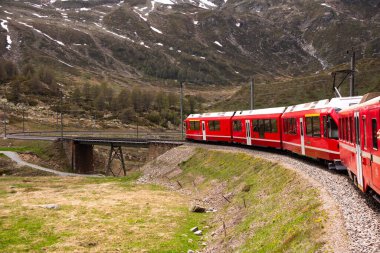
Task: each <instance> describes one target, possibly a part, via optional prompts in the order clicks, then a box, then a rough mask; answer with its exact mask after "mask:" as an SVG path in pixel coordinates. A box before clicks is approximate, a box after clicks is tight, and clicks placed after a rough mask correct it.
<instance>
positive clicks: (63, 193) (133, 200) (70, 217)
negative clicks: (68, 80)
mask: <svg viewBox="0 0 380 253" xmlns="http://www.w3.org/2000/svg"><path fill="white" fill-rule="evenodd" d="M135 178H136V175H135V176H132V177H129V179H125V178H122V179H120V178H119V179H114V178H99V179H78V178H59V177H35V178H15V177H13V178H12V177H9V178H8V177H3V178H0V228H1V229H0V251H1V252H25V251H28V252H30V251H32V252H39V251H46V252H57V251H58V252H62V251H65V252H73V251H75V250H76V251H80V252H89V251H91V252H110V251H112V252H117V251H121V252H186V251H187V250H188V249H196V248H198V245H199V240H200V238H199V237H197V236H195V235H193V234H192V233H191V232H190V231H189V230H190V228H191V227H193V226H196V225H198V224H200V223H202V222H203V220H204V219H205V218H206V217H207V216H206V215H202V214H196V213H191V212H189V211H188V206H187V201H188V200H187V198H186V197H184V196H182V195H180V194H178V193H175V192H170V191H167V190H164V189H162V188H161V187H158V186H152V185H138V184H135V183H134V182H133V179H135ZM52 203H54V204H58V205H59V208H58V209H45V208H42V207H41V205H44V204H52Z"/></svg>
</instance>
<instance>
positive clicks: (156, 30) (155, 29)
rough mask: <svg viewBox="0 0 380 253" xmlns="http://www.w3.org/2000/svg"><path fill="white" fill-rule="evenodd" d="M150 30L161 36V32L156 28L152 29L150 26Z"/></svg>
mask: <svg viewBox="0 0 380 253" xmlns="http://www.w3.org/2000/svg"><path fill="white" fill-rule="evenodd" d="M150 29H152V30H153V31H155V32H156V33H159V34H162V32H161V31H160V30H158V29H157V28H154V27H153V26H151V27H150Z"/></svg>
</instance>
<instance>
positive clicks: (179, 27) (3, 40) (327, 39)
mask: <svg viewBox="0 0 380 253" xmlns="http://www.w3.org/2000/svg"><path fill="white" fill-rule="evenodd" d="M379 3H380V1H376V0H371V1H364V0H363V1H359V0H350V1H349V0H345V1H335V0H326V1H301V0H265V1H264V0H256V1H247V0H228V1H220V0H215V1H212V2H211V1H206V0H199V1H198V0H189V1H187V0H183V1H174V0H153V1H143V0H134V1H125V2H124V1H115V0H93V1H79V0H78V1H74V0H68V1H59V0H57V1H54V0H50V1H40V0H38V1H36V0H33V1H18V2H14V1H2V3H1V4H0V5H1V10H0V22H2V26H1V27H2V29H0V55H1V56H2V57H4V58H7V59H12V60H14V61H16V62H18V63H19V65H21V66H22V65H24V64H25V63H27V62H29V63H33V64H41V63H44V64H49V65H51V66H54V68H55V69H57V70H59V71H61V72H63V73H68V74H70V75H74V76H80V75H81V73H85V72H92V73H94V75H100V76H103V77H104V76H111V77H113V78H116V79H118V80H120V81H121V82H127V83H128V82H131V81H133V80H134V81H139V80H142V79H145V80H148V81H149V80H152V78H153V79H155V78H159V79H179V80H184V81H190V82H194V83H217V84H223V83H226V84H227V83H239V82H241V81H244V80H246V79H247V78H248V77H249V76H251V75H255V76H256V77H257V78H258V79H259V80H260V79H262V80H264V79H268V78H269V79H272V78H275V77H279V76H283V77H286V76H297V75H303V74H305V73H313V72H315V71H319V70H321V69H324V68H327V67H330V66H334V65H336V64H340V63H342V62H344V61H347V58H345V51H346V50H347V49H350V48H351V47H355V49H356V50H357V51H358V52H360V53H358V56H359V58H372V57H378V56H379V54H380V39H379V38H380V14H379V13H380V12H379V9H380V7H379ZM5 27H7V29H5ZM128 80H129V81H128Z"/></svg>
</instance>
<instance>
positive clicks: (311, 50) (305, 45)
mask: <svg viewBox="0 0 380 253" xmlns="http://www.w3.org/2000/svg"><path fill="white" fill-rule="evenodd" d="M299 44H300V46H301V48H302V49H303V51H305V52H306V53H308V54H309V55H311V56H312V57H314V58H315V59H317V60H318V61H319V63H320V64H321V66H322V68H323V69H326V68H327V67H328V66H329V64H328V62H327V61H325V60H323V59H322V58H320V57H318V55H317V50H316V49H315V48H314V46H313V44H312V43H309V44H308V43H306V42H304V41H303V42H299Z"/></svg>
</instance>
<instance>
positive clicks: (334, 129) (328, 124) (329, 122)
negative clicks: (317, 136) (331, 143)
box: [323, 116, 338, 140]
mask: <svg viewBox="0 0 380 253" xmlns="http://www.w3.org/2000/svg"><path fill="white" fill-rule="evenodd" d="M323 136H324V137H325V138H329V139H335V140H337V139H338V125H337V124H336V123H335V121H334V119H333V118H332V117H331V116H323Z"/></svg>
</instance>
